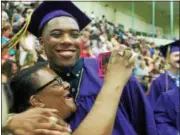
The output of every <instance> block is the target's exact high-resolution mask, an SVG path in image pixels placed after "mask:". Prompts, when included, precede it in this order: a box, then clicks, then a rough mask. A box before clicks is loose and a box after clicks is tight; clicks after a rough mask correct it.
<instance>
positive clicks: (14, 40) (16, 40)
mask: <svg viewBox="0 0 180 135" xmlns="http://www.w3.org/2000/svg"><path fill="white" fill-rule="evenodd" d="M32 14H33V12H32V13H31V14H30V15H29V16H28V17H27V18H26V23H25V24H24V26H23V28H22V29H21V30H20V31H19V32H18V33H17V34H15V35H14V36H13V37H12V38H11V39H10V40H9V41H8V42H7V43H5V44H3V45H2V46H3V47H7V48H8V50H9V51H10V50H11V49H13V48H15V47H16V45H17V44H18V43H19V41H20V39H21V37H23V36H24V35H26V32H27V29H28V26H29V24H30V21H31V16H32Z"/></svg>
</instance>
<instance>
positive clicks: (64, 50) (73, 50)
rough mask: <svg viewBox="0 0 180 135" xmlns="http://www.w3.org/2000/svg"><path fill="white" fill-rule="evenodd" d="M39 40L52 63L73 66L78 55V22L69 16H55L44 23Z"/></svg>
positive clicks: (79, 42)
mask: <svg viewBox="0 0 180 135" xmlns="http://www.w3.org/2000/svg"><path fill="white" fill-rule="evenodd" d="M40 42H41V44H42V45H43V47H44V50H45V52H46V55H47V57H48V59H49V61H50V62H51V63H52V64H54V65H56V66H67V67H68V66H73V65H74V64H75V63H76V61H77V59H78V58H79V56H80V46H81V40H80V30H79V26H78V23H77V22H76V21H75V20H74V19H73V18H71V17H65V16H63V17H56V18H54V19H52V20H50V21H49V22H48V23H47V24H46V25H45V27H44V29H43V31H42V37H41V38H40Z"/></svg>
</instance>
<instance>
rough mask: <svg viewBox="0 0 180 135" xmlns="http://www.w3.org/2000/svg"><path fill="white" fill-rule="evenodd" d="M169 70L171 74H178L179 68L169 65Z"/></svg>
mask: <svg viewBox="0 0 180 135" xmlns="http://www.w3.org/2000/svg"><path fill="white" fill-rule="evenodd" d="M169 71H170V72H171V73H172V74H173V75H178V74H179V69H178V68H174V67H171V68H170V69H169Z"/></svg>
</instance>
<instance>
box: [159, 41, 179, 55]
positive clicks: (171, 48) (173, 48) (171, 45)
mask: <svg viewBox="0 0 180 135" xmlns="http://www.w3.org/2000/svg"><path fill="white" fill-rule="evenodd" d="M168 48H169V51H168ZM159 49H160V51H161V53H162V55H163V57H167V56H168V55H169V54H171V53H172V52H177V51H180V40H176V41H174V42H172V43H169V44H167V45H164V46H161V47H160V48H159ZM168 53H169V54H168Z"/></svg>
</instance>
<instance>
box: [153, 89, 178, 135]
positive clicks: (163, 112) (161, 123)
mask: <svg viewBox="0 0 180 135" xmlns="http://www.w3.org/2000/svg"><path fill="white" fill-rule="evenodd" d="M179 94H180V93H179V89H178V88H176V89H172V90H169V91H168V92H165V93H163V94H162V95H161V96H160V97H159V99H158V101H157V107H156V109H155V111H154V113H155V119H156V124H157V131H158V135H177V134H178V126H179V125H177V124H176V123H178V121H179V118H180V117H179V116H178V115H179V114H178V113H179V105H180V104H179V102H178V101H179V96H180V95H179Z"/></svg>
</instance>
